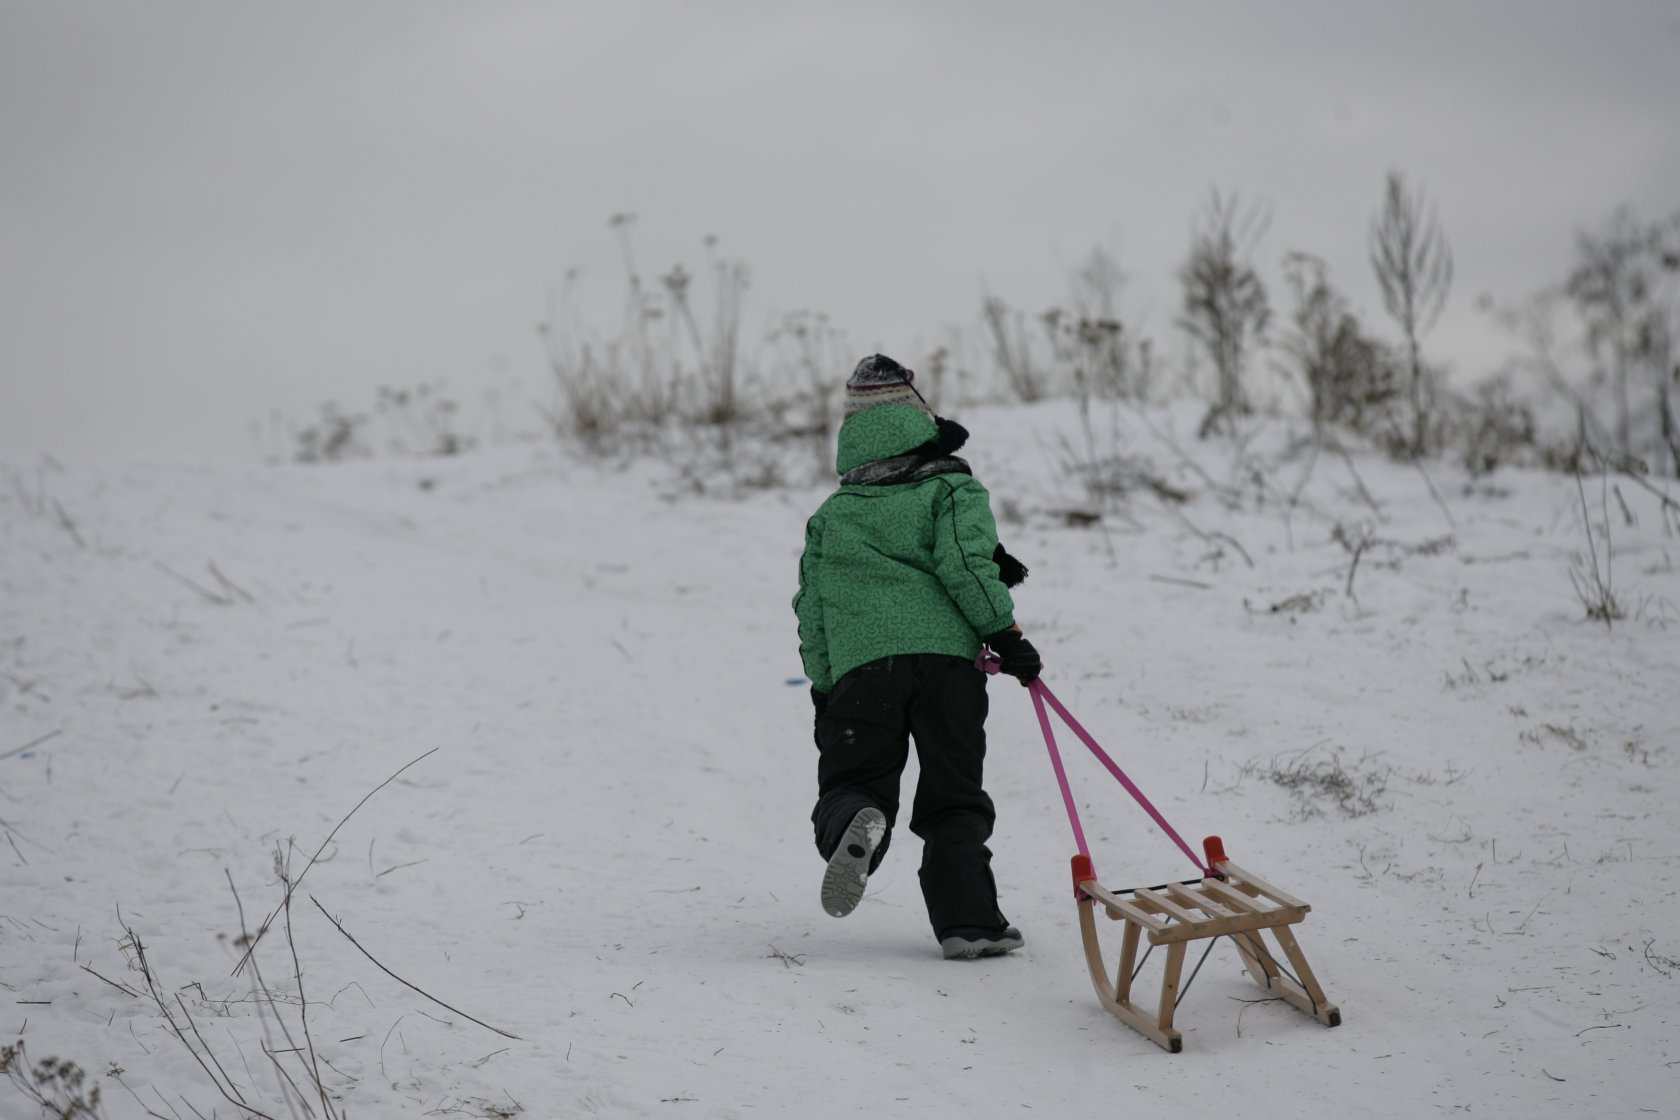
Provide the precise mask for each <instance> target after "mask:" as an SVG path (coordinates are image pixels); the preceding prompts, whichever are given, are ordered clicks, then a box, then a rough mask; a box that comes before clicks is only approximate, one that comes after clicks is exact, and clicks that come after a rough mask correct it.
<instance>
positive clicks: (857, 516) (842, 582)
mask: <svg viewBox="0 0 1680 1120" xmlns="http://www.w3.org/2000/svg"><path fill="white" fill-rule="evenodd" d="M936 434H937V428H936V427H935V425H934V422H933V418H932V417H931V416H929V415H928V414H927V413H925V412H922V411H920V410H919V409H916V408H912V407H910V406H908V405H898V404H892V405H883V406H881V407H878V408H871V409H868V410H866V411H863V412H860V413H858V414H857V415H855V416H852V417H851V418H849V419H848V420H847V421H846V422H845V423H844V424H842V425H841V426H840V447H839V453H838V455H837V456H836V459H835V466H836V468H837V470H838V472H839V473H840V474H845V473H846V472H848V471H850V470H853V469H854V468H856V467H859V466H862V465H863V464H865V463H872V462H876V461H877V460H880V459H888V458H892V457H893V456H897V455H903V454H906V453H907V452H910V451H912V450H914V449H916V448H918V447H921V446H922V445H923V444H926V443H927V442H928V441H929V440H931V439H933V438H934V437H935V435H936ZM996 548H997V523H996V522H995V521H994V520H993V519H992V509H991V500H990V497H989V495H988V494H987V493H986V488H985V487H984V486H982V485H981V484H980V482H979V481H978V480H976V479H975V478H974V477H973V476H972V475H968V474H963V473H960V472H957V471H953V472H951V473H947V474H939V475H935V476H934V477H932V478H929V479H925V480H923V481H920V482H910V483H902V484H898V485H886V486H841V487H840V488H839V489H838V490H836V491H835V492H834V493H833V494H832V495H830V496H829V498H828V500H827V501H825V502H823V504H822V507H821V508H820V509H818V510H817V512H816V514H815V515H814V516H813V517H812V518H811V520H810V521H809V522H808V523H807V524H806V526H805V552H804V555H803V556H802V557H801V558H800V561H799V593H798V594H797V595H795V596H794V598H793V609H794V613H795V614H796V615H798V618H799V655H800V657H801V659H802V660H803V661H804V663H805V675H806V676H808V677H810V678H811V683H812V685H814V686H815V687H816V689H817V690H818V691H819V692H827V691H828V690H829V689H831V688H833V687H834V682H835V681H836V680H837V679H839V678H840V677H842V676H845V674H846V673H847V672H849V671H850V670H852V669H855V668H857V667H858V666H859V665H862V664H864V663H866V662H869V661H874V660H876V659H878V658H882V657H889V656H893V655H896V654H911V653H944V654H950V655H952V656H954V657H963V658H969V659H972V658H974V657H975V656H977V655H978V654H979V652H980V640H981V638H982V637H983V636H985V635H987V634H995V633H996V632H997V631H999V630H1004V629H1007V628H1008V627H1010V626H1011V625H1013V624H1014V621H1015V605H1014V602H1013V601H1012V600H1011V599H1010V596H1009V589H1008V588H1006V587H1004V585H1003V583H1002V581H1000V580H999V579H998V566H997V564H996V563H995V562H994V561H993V560H992V553H993V551H994V550H995V549H996Z"/></svg>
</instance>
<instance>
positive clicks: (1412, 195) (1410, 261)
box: [1371, 171, 1453, 455]
mask: <svg viewBox="0 0 1680 1120" xmlns="http://www.w3.org/2000/svg"><path fill="white" fill-rule="evenodd" d="M1371 268H1372V270H1373V271H1374V272H1375V273H1376V274H1377V283H1378V284H1379V285H1380V286H1381V288H1382V295H1383V306H1384V307H1386V308H1387V309H1388V313H1389V315H1391V316H1392V317H1393V318H1394V321H1395V322H1396V323H1398V324H1399V325H1400V331H1401V333H1402V334H1403V335H1404V336H1405V339H1406V358H1407V374H1408V375H1409V389H1410V392H1411V403H1412V433H1411V451H1412V454H1414V455H1421V454H1423V451H1424V447H1425V443H1426V442H1427V438H1428V431H1429V408H1428V405H1427V398H1426V394H1425V391H1424V390H1425V386H1424V367H1423V355H1422V347H1421V345H1420V339H1421V338H1422V336H1423V335H1424V334H1425V333H1426V332H1427V331H1428V330H1429V328H1430V327H1432V326H1434V325H1435V320H1436V319H1438V318H1439V317H1440V315H1441V310H1442V308H1444V307H1445V306H1446V302H1447V293H1448V292H1449V291H1451V290H1452V280H1453V259H1452V250H1451V248H1450V247H1449V246H1448V245H1447V238H1446V235H1445V234H1443V233H1442V232H1441V225H1440V222H1439V221H1437V219H1436V215H1435V210H1434V208H1433V207H1429V208H1427V209H1426V208H1425V205H1424V199H1423V192H1422V191H1413V190H1408V189H1407V188H1406V181H1405V178H1404V176H1402V175H1401V174H1400V172H1398V171H1390V172H1389V173H1388V187H1387V190H1386V191H1385V192H1384V195H1383V205H1382V209H1381V210H1380V211H1378V212H1377V216H1376V217H1375V218H1374V219H1372V221H1371Z"/></svg>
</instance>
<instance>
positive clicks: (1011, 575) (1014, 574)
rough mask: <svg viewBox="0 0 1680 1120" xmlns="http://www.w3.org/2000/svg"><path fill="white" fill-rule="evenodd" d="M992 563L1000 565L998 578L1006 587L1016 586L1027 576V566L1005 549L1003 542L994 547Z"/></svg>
mask: <svg viewBox="0 0 1680 1120" xmlns="http://www.w3.org/2000/svg"><path fill="white" fill-rule="evenodd" d="M992 563H994V564H996V565H997V566H998V579H1001V580H1002V581H1003V585H1004V586H1005V587H1016V586H1018V585H1019V584H1020V583H1021V581H1022V580H1024V579H1026V578H1027V566H1026V565H1025V564H1023V563H1021V562H1020V561H1019V560H1017V559H1015V557H1013V556H1011V555H1009V553H1008V552H1006V551H1004V547H1003V545H1002V543H1001V542H1000V543H999V544H998V546H997V547H996V548H994V549H992Z"/></svg>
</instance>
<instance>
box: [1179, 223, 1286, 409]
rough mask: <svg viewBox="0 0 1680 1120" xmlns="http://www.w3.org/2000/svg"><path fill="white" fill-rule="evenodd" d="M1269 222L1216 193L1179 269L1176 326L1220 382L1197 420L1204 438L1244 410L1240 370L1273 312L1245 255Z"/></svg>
mask: <svg viewBox="0 0 1680 1120" xmlns="http://www.w3.org/2000/svg"><path fill="white" fill-rule="evenodd" d="M1270 224H1271V216H1270V214H1269V213H1267V211H1266V210H1265V209H1264V208H1263V207H1259V206H1256V207H1253V208H1251V209H1250V210H1249V211H1248V212H1247V213H1246V214H1242V215H1239V213H1238V206H1237V199H1236V197H1235V196H1232V197H1231V198H1225V197H1224V196H1222V195H1221V194H1220V193H1219V191H1218V190H1215V191H1214V192H1213V194H1212V196H1211V197H1210V198H1209V200H1208V204H1207V207H1206V208H1205V209H1204V210H1203V211H1202V213H1201V215H1200V216H1199V218H1198V219H1197V221H1196V224H1195V226H1194V227H1193V230H1192V234H1191V243H1190V257H1189V259H1188V260H1186V261H1185V262H1184V265H1183V267H1182V268H1180V269H1179V273H1178V277H1179V282H1180V284H1182V285H1183V288H1184V310H1183V314H1182V315H1181V316H1180V317H1179V322H1180V323H1181V324H1182V325H1183V327H1184V329H1185V331H1186V332H1188V333H1189V335H1190V337H1191V338H1192V339H1194V340H1195V342H1196V343H1198V344H1199V345H1200V346H1201V347H1202V348H1203V349H1204V350H1206V351H1207V354H1208V357H1209V358H1210V359H1211V360H1212V362H1213V368H1214V371H1215V373H1216V374H1217V375H1218V378H1219V384H1218V387H1217V392H1216V396H1215V400H1214V403H1213V407H1212V408H1211V409H1210V410H1209V411H1208V414H1207V417H1206V418H1205V419H1204V420H1203V421H1202V427H1201V434H1202V435H1204V436H1205V435H1207V434H1208V433H1209V432H1211V431H1213V430H1214V429H1215V428H1217V427H1218V426H1219V424H1220V422H1221V421H1222V420H1224V419H1225V418H1226V417H1228V416H1232V415H1240V414H1242V413H1246V412H1248V411H1249V402H1248V396H1247V394H1246V393H1245V392H1244V390H1243V384H1242V373H1243V368H1244V366H1245V365H1246V364H1247V361H1248V356H1249V352H1250V351H1251V350H1253V349H1254V347H1255V346H1256V345H1258V344H1259V342H1260V341H1261V340H1262V339H1263V338H1264V336H1265V331H1266V325H1267V324H1268V323H1269V322H1270V321H1271V315H1272V311H1271V304H1270V303H1269V302H1268V301H1267V299H1266V286H1265V284H1263V283H1262V282H1261V280H1260V276H1259V274H1258V273H1257V272H1255V271H1254V268H1253V267H1252V266H1251V265H1250V264H1249V263H1248V257H1249V255H1250V253H1251V252H1252V251H1253V248H1254V245H1255V244H1256V243H1257V242H1258V241H1259V240H1260V238H1261V237H1262V236H1264V234H1265V232H1266V227H1267V226H1269V225H1270Z"/></svg>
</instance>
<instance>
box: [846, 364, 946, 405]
mask: <svg viewBox="0 0 1680 1120" xmlns="http://www.w3.org/2000/svg"><path fill="white" fill-rule="evenodd" d="M915 380H916V374H915V372H914V371H912V370H907V369H905V368H904V367H903V366H901V365H899V364H898V363H897V362H895V361H893V360H892V359H891V358H889V357H887V356H886V355H885V354H871V355H870V356H869V357H867V358H865V359H864V360H863V361H861V362H859V363H858V364H857V368H856V369H854V370H853V371H852V376H851V377H850V378H849V379H847V381H846V416H847V418H848V419H849V418H851V417H853V416H855V415H857V414H858V413H860V412H862V411H863V410H864V409H866V408H874V407H875V406H876V405H880V404H907V405H909V406H910V407H911V408H919V409H921V410H922V411H923V412H925V413H927V414H928V415H929V416H932V415H933V409H931V408H929V407H928V403H927V401H925V400H923V399H922V395H921V394H920V393H918V392H916V389H915V386H914V385H913V384H912V383H913V382H914V381H915Z"/></svg>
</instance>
